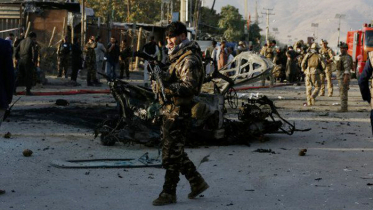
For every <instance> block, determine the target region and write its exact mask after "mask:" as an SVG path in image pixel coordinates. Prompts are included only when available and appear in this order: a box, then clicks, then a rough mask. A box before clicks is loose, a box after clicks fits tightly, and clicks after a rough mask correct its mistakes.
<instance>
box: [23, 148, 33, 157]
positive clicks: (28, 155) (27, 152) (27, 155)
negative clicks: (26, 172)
mask: <svg viewBox="0 0 373 210" xmlns="http://www.w3.org/2000/svg"><path fill="white" fill-rule="evenodd" d="M32 153H33V152H32V151H31V150H29V149H25V150H23V153H22V154H23V156H25V157H30V156H31V155H32Z"/></svg>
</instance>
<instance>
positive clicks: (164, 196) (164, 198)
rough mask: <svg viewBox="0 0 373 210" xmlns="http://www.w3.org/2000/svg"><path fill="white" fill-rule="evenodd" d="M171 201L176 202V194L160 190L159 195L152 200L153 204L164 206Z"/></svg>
mask: <svg viewBox="0 0 373 210" xmlns="http://www.w3.org/2000/svg"><path fill="white" fill-rule="evenodd" d="M171 203H176V194H168V193H165V192H163V191H162V192H161V194H159V197H158V198H157V199H155V200H154V201H153V206H164V205H167V204H171Z"/></svg>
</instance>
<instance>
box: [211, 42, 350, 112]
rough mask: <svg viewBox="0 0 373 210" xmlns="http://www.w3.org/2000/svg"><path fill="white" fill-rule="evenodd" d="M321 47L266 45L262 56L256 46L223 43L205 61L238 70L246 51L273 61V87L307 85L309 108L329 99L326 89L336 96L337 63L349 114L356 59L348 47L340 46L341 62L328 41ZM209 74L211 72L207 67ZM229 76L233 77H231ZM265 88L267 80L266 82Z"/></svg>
mask: <svg viewBox="0 0 373 210" xmlns="http://www.w3.org/2000/svg"><path fill="white" fill-rule="evenodd" d="M320 45H321V47H319V45H318V44H317V43H311V44H309V45H306V44H305V43H304V42H303V40H299V41H298V42H296V43H295V44H294V46H285V47H283V48H280V47H278V46H277V42H276V41H275V40H272V41H270V42H268V44H264V46H263V47H262V49H261V50H260V51H258V52H256V51H254V50H253V46H250V47H246V45H245V42H243V41H240V42H239V43H238V46H237V47H236V50H234V49H233V47H226V42H225V41H224V40H223V41H221V43H220V46H217V42H216V41H212V45H211V46H210V47H208V48H207V49H206V50H205V52H204V53H205V59H206V60H209V59H210V60H211V61H214V63H215V65H216V66H217V68H218V69H222V68H223V67H224V68H227V69H230V68H234V67H235V66H234V64H235V63H234V62H231V61H233V59H234V57H235V56H237V55H239V54H240V53H242V52H245V51H251V52H253V53H258V54H260V55H261V56H263V57H264V58H267V59H269V60H271V61H273V64H274V68H273V70H272V74H271V76H270V79H271V85H273V82H282V83H288V84H295V85H300V83H301V82H304V83H305V85H306V95H307V105H308V106H312V105H315V99H316V97H317V96H325V89H326V88H327V90H328V92H327V93H328V96H329V97H332V96H333V82H332V69H333V68H332V63H333V61H335V63H336V68H334V69H335V70H336V71H337V80H338V82H339V88H340V91H341V92H340V97H341V111H347V110H348V109H347V90H348V86H349V80H350V79H349V78H350V73H351V70H352V67H353V66H352V58H351V56H349V55H348V54H347V49H348V46H347V45H346V43H341V44H340V48H341V49H340V52H341V54H340V57H339V60H336V59H335V53H334V52H333V50H332V49H331V48H329V47H328V42H327V41H326V40H321V42H320ZM206 72H209V69H208V67H207V69H206ZM227 76H229V75H227ZM262 84H263V85H264V79H263V81H262Z"/></svg>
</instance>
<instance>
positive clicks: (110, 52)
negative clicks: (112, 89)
mask: <svg viewBox="0 0 373 210" xmlns="http://www.w3.org/2000/svg"><path fill="white" fill-rule="evenodd" d="M119 55H120V49H119V46H118V45H117V40H116V39H115V38H114V37H111V38H110V43H109V45H108V47H107V56H106V58H107V63H106V67H107V68H106V70H107V73H106V74H107V75H108V76H109V77H110V78H111V79H115V78H117V73H116V72H115V70H116V67H117V65H118V62H119Z"/></svg>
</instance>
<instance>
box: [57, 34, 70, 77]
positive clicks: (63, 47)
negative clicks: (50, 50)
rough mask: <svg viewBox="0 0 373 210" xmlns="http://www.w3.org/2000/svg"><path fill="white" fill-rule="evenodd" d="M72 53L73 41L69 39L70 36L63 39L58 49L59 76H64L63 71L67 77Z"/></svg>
mask: <svg viewBox="0 0 373 210" xmlns="http://www.w3.org/2000/svg"><path fill="white" fill-rule="evenodd" d="M70 53H71V42H70V41H69V40H68V36H65V38H64V39H63V40H62V42H61V44H60V46H59V47H58V50H57V56H58V77H62V73H63V74H64V75H65V78H67V73H68V70H69V60H70V56H71V55H70Z"/></svg>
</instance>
